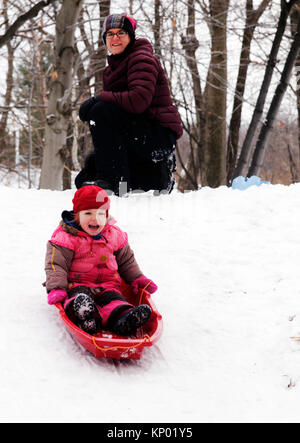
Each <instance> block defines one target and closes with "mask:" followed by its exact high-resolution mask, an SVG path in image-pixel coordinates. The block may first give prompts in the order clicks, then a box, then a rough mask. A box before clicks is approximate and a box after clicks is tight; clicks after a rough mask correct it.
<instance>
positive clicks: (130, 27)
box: [102, 14, 136, 45]
mask: <svg viewBox="0 0 300 443" xmlns="http://www.w3.org/2000/svg"><path fill="white" fill-rule="evenodd" d="M114 28H120V29H124V31H126V32H128V35H129V37H130V39H131V41H133V40H134V39H135V30H136V20H135V19H134V18H133V17H128V15H127V14H111V15H109V16H108V17H106V19H105V21H104V24H103V32H102V39H103V41H104V44H105V45H106V33H107V31H108V30H109V29H114Z"/></svg>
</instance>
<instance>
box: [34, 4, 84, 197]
mask: <svg viewBox="0 0 300 443" xmlns="http://www.w3.org/2000/svg"><path fill="white" fill-rule="evenodd" d="M82 3H83V0H63V1H62V4H61V9H60V11H59V14H58V16H57V19H56V42H55V69H54V71H53V73H52V77H51V84H50V94H49V102H48V109H47V122H46V133H45V150H44V156H43V163H42V171H41V180H40V188H42V189H62V173H63V168H64V163H65V158H66V157H67V147H66V140H67V132H68V124H69V120H70V118H71V112H72V110H71V91H72V81H73V75H74V70H73V65H74V51H75V50H74V31H75V24H76V22H77V20H78V16H79V13H80V10H81V7H82Z"/></svg>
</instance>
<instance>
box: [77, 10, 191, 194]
mask: <svg viewBox="0 0 300 443" xmlns="http://www.w3.org/2000/svg"><path fill="white" fill-rule="evenodd" d="M135 29H136V21H135V20H134V19H133V18H131V17H128V16H127V15H126V14H113V15H110V16H108V17H107V18H106V20H105V22H104V26H103V41H104V43H105V44H106V46H107V49H108V51H109V53H110V55H109V56H108V66H107V67H106V68H105V70H104V73H103V91H102V92H101V93H100V94H98V95H96V96H94V97H91V98H89V99H88V100H86V101H85V102H83V103H82V105H81V107H80V110H79V117H80V119H81V120H82V121H86V122H88V123H89V127H90V131H91V135H92V140H93V145H94V151H93V152H92V153H91V154H90V155H89V156H88V157H87V158H86V161H85V166H84V168H83V169H82V171H81V172H80V173H79V174H78V176H77V177H76V179H75V184H76V186H77V188H80V187H82V186H84V185H85V184H90V183H91V182H93V183H95V184H98V185H99V186H101V187H103V188H105V189H110V190H112V191H113V192H114V193H115V194H117V195H121V194H122V193H124V192H126V191H134V190H138V189H141V190H144V191H148V190H156V191H159V192H161V191H164V192H168V193H169V192H171V191H172V189H173V186H174V178H173V174H172V173H173V172H174V171H175V156H174V150H175V143H176V140H177V139H178V138H179V137H181V135H182V126H181V121H180V117H179V114H178V111H177V109H176V107H175V106H174V105H173V104H172V100H171V97H170V90H169V86H168V81H167V78H166V75H165V73H164V71H163V69H162V67H161V65H160V63H159V61H158V60H157V58H156V57H155V56H154V55H153V48H152V45H151V44H150V42H149V41H148V40H147V39H144V38H139V39H136V38H135ZM120 182H122V188H121V187H120Z"/></svg>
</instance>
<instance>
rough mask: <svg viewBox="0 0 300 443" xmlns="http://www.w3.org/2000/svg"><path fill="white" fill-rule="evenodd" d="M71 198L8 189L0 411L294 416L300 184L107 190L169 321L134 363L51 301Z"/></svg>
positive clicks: (67, 415) (80, 415) (111, 418)
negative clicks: (50, 273)
mask: <svg viewBox="0 0 300 443" xmlns="http://www.w3.org/2000/svg"><path fill="white" fill-rule="evenodd" d="M72 196H73V191H64V192H54V191H41V190H40V191H38V190H25V189H16V188H13V187H5V186H0V205H1V219H0V227H1V249H0V250H1V262H0V263H1V278H0V289H1V307H0V352H1V359H0V380H1V381H0V421H1V422H8V421H10V422H18V421H25V422H36V421H39V422H47V421H50V422H51V421H52V422H53V421H62V422H66V421H67V422H76V421H81V422H103V423H104V422H140V423H141V422H145V421H146V422H160V423H161V422H173V423H175V422H185V423H194V422H218V421H222V422H232V421H234V422H236V421H237V422H241V421H250V422H253V421H272V422H276V421H287V422H291V421H299V412H298V409H299V394H300V343H299V342H298V341H296V340H294V339H292V338H291V337H300V289H299V281H300V277H299V263H300V241H299V236H300V234H299V219H300V185H293V186H289V187H284V186H280V185H277V186H272V185H262V186H261V187H259V188H258V187H251V188H249V189H248V190H246V191H237V190H232V189H228V188H226V187H224V188H223V187H222V188H219V189H216V190H212V189H208V188H204V189H202V190H200V191H198V192H191V193H187V194H184V195H183V194H180V193H177V192H174V193H173V194H172V195H170V196H160V197H153V196H152V195H151V194H149V193H148V194H141V195H132V196H130V197H129V198H117V197H113V198H112V210H111V213H112V214H113V215H114V216H115V218H116V219H117V220H118V224H119V225H120V227H122V228H123V229H124V230H126V231H127V232H128V234H129V239H130V244H131V246H132V247H133V249H134V251H135V254H136V258H137V259H138V261H139V264H140V266H141V268H142V270H143V271H144V273H145V275H147V276H149V277H151V278H152V279H153V280H154V281H155V282H156V283H157V284H158V286H159V290H158V292H157V293H156V294H154V295H153V299H154V302H155V303H156V305H157V307H158V309H159V311H160V312H161V313H162V315H163V318H164V332H163V335H162V337H161V339H160V340H159V342H158V343H157V344H156V345H155V346H153V347H152V348H148V349H146V350H145V351H144V354H143V356H142V358H141V360H139V361H125V362H114V361H112V360H96V359H95V358H94V357H93V356H92V355H91V354H89V353H88V352H87V351H85V350H83V349H82V348H81V347H80V346H79V345H78V344H77V343H75V342H74V341H73V339H72V338H71V337H70V335H69V334H68V333H67V332H66V330H65V329H64V326H63V324H62V323H61V322H60V319H59V317H58V312H57V310H56V308H55V307H51V306H48V305H47V302H46V294H45V290H44V288H43V287H42V282H43V281H44V270H43V266H44V254H45V245H46V241H47V239H48V238H49V236H50V235H51V233H52V231H53V230H54V229H55V227H56V225H57V223H58V222H59V219H60V213H61V211H62V210H63V209H71V200H72Z"/></svg>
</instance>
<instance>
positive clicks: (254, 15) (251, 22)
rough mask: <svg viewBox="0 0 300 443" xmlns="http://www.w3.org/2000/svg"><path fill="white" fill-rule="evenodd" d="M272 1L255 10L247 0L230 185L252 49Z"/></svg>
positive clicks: (231, 136) (233, 120) (230, 134)
mask: <svg viewBox="0 0 300 443" xmlns="http://www.w3.org/2000/svg"><path fill="white" fill-rule="evenodd" d="M270 1H271V0H262V2H261V3H260V5H259V6H258V7H257V8H256V9H254V7H253V0H246V23H245V28H244V33H243V40H242V49H241V54H240V61H239V71H238V76H237V82H236V86H235V92H234V101H233V109H232V114H231V120H230V124H229V132H228V140H227V183H228V184H230V183H231V181H232V178H233V173H234V169H235V166H236V161H237V155H238V143H239V134H240V127H241V117H242V108H243V101H244V93H245V87H246V80H247V74H248V68H249V65H250V48H251V42H252V39H253V35H254V31H255V29H256V26H257V24H258V21H259V19H260V17H261V15H262V14H263V12H264V11H265V9H266V8H267V6H268V5H269V4H270Z"/></svg>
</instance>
